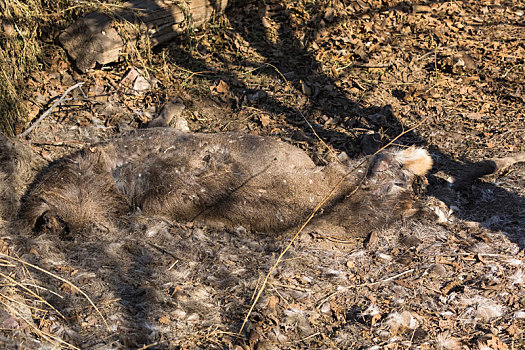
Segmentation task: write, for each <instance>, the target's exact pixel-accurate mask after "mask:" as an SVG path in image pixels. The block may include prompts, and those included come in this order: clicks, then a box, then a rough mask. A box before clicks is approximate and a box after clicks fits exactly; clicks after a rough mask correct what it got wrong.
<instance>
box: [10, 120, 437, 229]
mask: <svg viewBox="0 0 525 350" xmlns="http://www.w3.org/2000/svg"><path fill="white" fill-rule="evenodd" d="M361 161H362V160H349V161H346V162H344V163H334V164H329V165H327V166H324V167H321V166H316V165H315V164H314V163H313V162H312V160H311V159H310V158H309V157H308V156H307V155H306V154H305V153H304V152H303V151H301V150H300V149H298V148H296V147H294V146H292V145H289V144H286V143H284V142H281V141H277V140H274V139H271V138H267V137H261V136H255V135H249V134H240V133H221V134H192V133H183V132H179V131H176V130H173V129H168V128H152V129H144V130H138V131H134V132H131V133H129V134H125V135H122V136H119V137H116V138H114V139H112V140H111V141H109V142H105V143H100V144H96V145H93V146H92V147H88V148H86V149H84V150H82V151H80V152H78V153H75V154H73V155H71V156H68V157H66V158H63V159H60V160H58V161H56V162H55V163H53V164H51V165H50V166H49V167H48V168H47V169H45V170H44V171H42V172H41V173H40V174H39V175H38V176H37V178H36V180H35V181H34V182H33V184H32V185H31V186H30V187H29V190H28V191H27V193H26V195H25V196H24V198H23V200H22V203H21V206H20V213H19V218H20V219H21V220H22V222H23V223H24V226H26V227H30V228H32V230H33V232H35V233H38V232H39V231H42V230H45V229H51V230H58V231H59V232H58V233H59V234H61V235H65V236H68V235H70V234H74V233H77V232H81V231H86V230H92V229H93V228H95V227H97V228H105V229H111V228H116V227H118V226H121V225H123V224H125V223H127V222H129V220H132V218H133V214H137V213H140V214H141V215H147V216H148V217H163V218H167V219H170V220H175V221H180V222H190V221H193V222H196V223H198V224H203V225H207V226H210V227H216V228H227V229H235V228H237V227H239V226H243V227H244V228H246V229H248V230H253V231H258V232H276V231H281V230H285V229H287V228H290V227H292V226H294V225H297V224H299V223H301V222H302V221H304V220H305V219H306V218H307V217H308V216H309V215H310V214H311V212H312V211H313V210H314V208H315V207H316V206H317V205H318V204H319V203H320V202H321V201H322V200H323V199H324V198H326V197H327V196H328V195H329V194H330V193H331V191H332V190H333V188H334V187H335V188H336V189H335V191H334V192H333V193H332V195H331V196H330V197H329V199H328V200H327V201H326V203H325V204H324V205H323V207H322V209H321V210H320V212H319V215H318V216H316V218H315V219H314V222H313V223H314V225H318V227H323V225H329V226H331V227H332V226H337V227H342V228H343V229H344V232H345V234H346V235H349V236H356V235H365V234H367V233H368V232H369V231H370V230H371V229H374V228H378V227H380V226H382V225H385V224H387V223H389V222H390V221H392V220H393V219H396V218H399V217H400V216H410V215H412V214H414V213H415V212H416V211H417V209H418V208H417V205H416V206H414V205H413V204H414V203H415V195H414V191H413V189H412V183H413V180H414V178H415V177H416V176H423V175H424V174H425V173H426V172H427V171H428V170H429V169H430V167H431V166H432V160H431V158H430V156H429V155H428V153H427V152H426V151H425V150H422V149H417V148H407V149H403V150H389V151H384V152H382V153H380V154H378V155H376V156H375V157H372V158H368V159H366V160H365V163H364V166H361V167H359V168H356V166H357V165H358V164H359V163H361ZM343 178H344V180H343V181H342V182H341V179H343ZM314 227H315V226H314Z"/></svg>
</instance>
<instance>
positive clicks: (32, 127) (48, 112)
mask: <svg viewBox="0 0 525 350" xmlns="http://www.w3.org/2000/svg"><path fill="white" fill-rule="evenodd" d="M83 84H84V82H80V83H76V84H75V85H73V86H71V87H70V88H68V89H67V90H66V92H64V93H63V94H62V96H60V98H59V99H58V100H56V101H55V102H54V103H53V104H52V105H51V107H49V108H48V109H47V110H46V111H45V112H44V113H42V115H41V116H40V118H38V119H37V120H36V122H34V123H33V125H31V126H30V127H29V128H28V129H27V130H26V131H24V132H23V133H21V134H20V137H26V136H27V135H29V133H30V132H31V131H33V129H34V128H36V127H37V126H38V124H40V123H41V122H42V120H44V118H46V117H47V116H48V115H50V114H51V112H52V111H53V110H54V109H55V108H56V107H57V106H58V105H59V104H61V103H62V102H64V100H65V99H66V96H67V95H68V94H69V93H70V92H71V91H73V90H74V89H76V88H78V87H80V86H82V85H83Z"/></svg>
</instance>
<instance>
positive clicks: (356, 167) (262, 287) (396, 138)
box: [238, 117, 428, 335]
mask: <svg viewBox="0 0 525 350" xmlns="http://www.w3.org/2000/svg"><path fill="white" fill-rule="evenodd" d="M427 119H428V117H425V118H423V119H422V120H421V121H420V122H419V123H417V124H416V125H414V126H413V127H411V128H410V129H407V130H404V131H403V132H401V133H400V134H399V135H397V136H396V137H394V138H393V139H392V140H391V141H390V142H388V143H387V144H386V145H384V146H383V147H381V148H380V149H379V150H377V151H376V152H375V153H374V154H373V155H372V156H375V155H377V154H378V153H379V152H381V151H382V150H384V149H385V148H387V147H388V146H390V145H392V144H393V143H394V142H396V141H397V140H398V139H399V138H400V137H401V136H403V135H406V134H407V133H409V132H411V131H412V130H414V129H416V128H418V127H419V126H421V125H422V124H423V123H424V122H425V121H426V120H427ZM366 161H367V160H366V159H363V161H361V162H360V163H359V164H357V165H356V166H355V167H354V168H352V169H351V170H350V171H349V172H348V173H346V174H345V175H344V176H343V177H342V178H341V180H339V182H338V183H337V184H336V185H335V186H334V187H333V188H332V190H331V191H330V193H328V195H327V196H326V197H325V198H324V199H323V200H322V201H321V202H319V204H317V206H316V207H315V209H314V210H313V211H312V213H311V214H310V216H309V217H308V219H307V220H306V221H305V222H304V223H303V224H302V225H301V227H300V228H299V230H298V231H297V232H296V233H295V235H294V236H293V237H292V239H291V240H290V242H289V243H288V245H287V246H286V248H284V250H283V251H282V252H281V254H279V256H278V257H277V260H276V261H275V264H273V266H272V267H271V268H270V271H268V273H267V274H266V277H265V278H264V280H263V282H262V284H261V287H260V289H259V291H258V292H257V294H256V295H255V299H254V300H253V302H252V305H251V306H250V309H249V310H248V313H247V314H246V316H245V317H244V321H243V322H242V325H241V328H240V329H239V333H238V334H239V335H241V334H242V331H243V329H244V326H246V323H247V322H248V318H249V317H250V315H251V314H252V312H253V309H254V308H255V305H256V304H257V302H258V301H259V298H260V297H261V295H262V292H263V291H264V289H265V287H266V285H267V284H268V280H269V279H270V276H271V274H272V273H273V271H274V270H275V269H276V268H277V266H278V265H279V263H280V262H281V260H282V259H283V256H284V255H285V254H286V252H287V251H288V250H289V249H290V247H291V246H292V244H293V242H295V240H296V239H297V237H299V235H300V234H301V232H303V230H304V228H305V227H306V226H307V225H308V224H309V223H310V221H312V219H313V218H314V216H315V215H316V214H317V212H318V211H319V210H320V209H321V207H322V206H323V205H324V204H325V203H326V202H327V201H328V200H329V199H330V198H331V197H332V195H333V194H334V193H335V192H336V190H337V188H339V186H341V184H342V183H343V182H344V181H345V180H346V179H347V178H348V176H350V175H351V174H352V173H353V172H355V171H356V170H357V169H359V168H360V167H361V166H362V165H363V164H364V163H365V162H366ZM363 180H364V178H363V179H362V180H361V181H360V182H359V183H358V184H357V186H356V188H355V189H354V190H353V191H352V192H351V193H350V194H349V195H348V196H352V195H354V193H355V192H357V190H358V189H359V187H360V185H361V183H362V181H363Z"/></svg>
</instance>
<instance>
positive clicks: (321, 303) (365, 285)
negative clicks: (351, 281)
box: [317, 269, 415, 309]
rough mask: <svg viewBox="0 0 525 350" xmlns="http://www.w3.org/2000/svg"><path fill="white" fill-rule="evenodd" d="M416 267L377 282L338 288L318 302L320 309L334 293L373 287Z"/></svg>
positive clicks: (412, 270) (410, 271)
mask: <svg viewBox="0 0 525 350" xmlns="http://www.w3.org/2000/svg"><path fill="white" fill-rule="evenodd" d="M414 271H415V269H410V270H406V271H403V272H401V273H398V274H397V275H394V276H391V277H388V278H386V279H384V280H380V281H377V282H370V283H362V284H358V285H357V286H346V287H343V288H341V289H338V290H336V291H335V292H333V293H331V294H330V295H328V296H327V297H326V298H324V299H323V300H321V301H320V302H319V303H318V304H317V308H318V309H319V308H320V307H321V306H323V304H324V303H326V302H327V301H328V300H330V299H331V298H332V297H333V296H334V295H336V294H339V293H341V292H343V291H345V290H348V289H350V288H360V287H371V286H375V285H378V284H381V283H385V282H389V281H392V280H395V279H396V278H399V277H401V276H404V275H406V274H409V273H412V272H414Z"/></svg>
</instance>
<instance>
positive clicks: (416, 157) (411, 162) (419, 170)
mask: <svg viewBox="0 0 525 350" xmlns="http://www.w3.org/2000/svg"><path fill="white" fill-rule="evenodd" d="M394 157H395V159H396V160H397V161H398V162H399V163H400V164H401V165H402V166H403V168H405V169H407V170H409V171H410V172H412V173H413V174H414V175H417V176H424V175H425V174H426V173H427V172H428V171H429V170H430V169H432V164H433V161H432V158H431V157H430V155H429V154H428V151H427V150H425V149H422V148H415V147H410V148H407V149H403V150H400V151H398V152H396V153H395V155H394Z"/></svg>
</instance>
